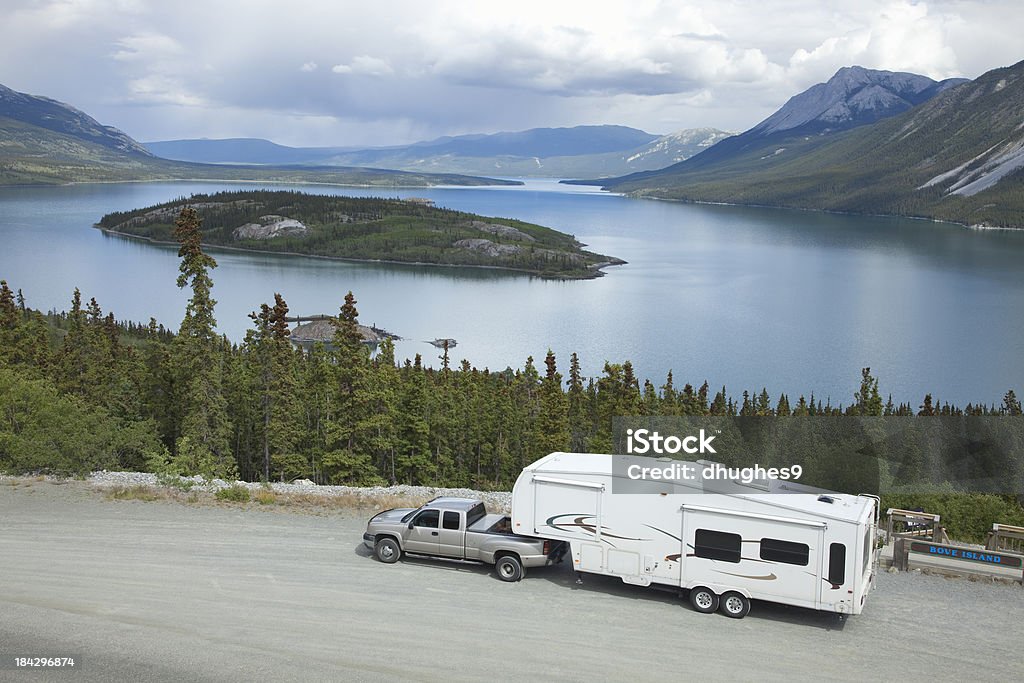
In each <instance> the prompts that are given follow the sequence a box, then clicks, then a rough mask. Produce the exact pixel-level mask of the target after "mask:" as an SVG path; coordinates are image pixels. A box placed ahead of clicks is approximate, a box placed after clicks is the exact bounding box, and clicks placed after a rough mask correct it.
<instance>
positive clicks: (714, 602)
mask: <svg viewBox="0 0 1024 683" xmlns="http://www.w3.org/2000/svg"><path fill="white" fill-rule="evenodd" d="M690 604H691V605H693V609H695V610H697V611H698V612H700V613H701V614H711V613H712V612H714V611H715V610H716V609H718V596H717V595H716V594H715V591H713V590H711V589H710V588H705V587H704V586H696V587H694V588H691V589H690Z"/></svg>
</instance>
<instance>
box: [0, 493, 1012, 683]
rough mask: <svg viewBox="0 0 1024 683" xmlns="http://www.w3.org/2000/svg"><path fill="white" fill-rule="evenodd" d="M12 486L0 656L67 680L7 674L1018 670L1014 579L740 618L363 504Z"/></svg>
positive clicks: (0, 573)
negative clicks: (315, 509) (397, 541)
mask: <svg viewBox="0 0 1024 683" xmlns="http://www.w3.org/2000/svg"><path fill="white" fill-rule="evenodd" d="M12 481H13V480H0V544H2V552H0V653H3V654H35V655H42V654H49V655H51V656H66V655H74V656H76V657H78V658H80V666H78V667H76V670H75V672H74V674H73V675H72V674H68V673H67V672H35V673H34V674H28V675H25V676H22V675H21V674H20V673H19V674H12V673H11V672H9V671H0V680H28V679H29V677H31V678H32V679H33V680H57V679H60V680H68V679H74V680H81V681H93V680H95V681H105V680H123V679H137V680H144V681H149V680H155V681H162V680H167V681H171V680H174V681H181V680H197V681H222V680H242V679H247V680H253V679H265V680H285V681H287V680H322V679H324V680H326V679H332V680H392V679H396V678H412V679H417V680H438V681H441V680H445V681H450V680H467V681H470V680H472V681H479V680H481V679H484V678H487V679H490V680H499V681H500V680H513V679H519V680H522V679H523V678H541V677H543V678H547V679H552V680H579V681H593V680H627V679H630V678H634V679H635V678H636V677H637V676H638V675H639V676H642V677H643V678H653V677H654V676H655V675H658V677H661V676H662V675H664V676H666V677H672V678H679V677H685V678H697V677H702V678H704V677H710V678H712V679H716V680H717V679H736V680H752V679H758V680H782V679H788V680H807V679H815V680H822V679H825V680H839V679H844V680H845V679H854V678H860V677H864V678H870V679H877V678H879V677H886V678H893V679H898V680H910V681H916V680H921V681H924V680H935V679H937V678H940V677H941V678H942V679H947V680H950V679H967V678H970V679H983V680H989V679H1004V678H1015V677H1017V676H1018V675H1019V673H1020V671H1022V670H1024V652H1022V651H1021V649H1020V642H1019V641H1020V638H1019V633H1020V631H1019V624H1020V618H1021V616H1022V609H1021V608H1022V606H1024V602H1022V598H1024V592H1022V589H1021V588H1020V586H1008V585H999V584H991V583H973V582H969V581H964V580H951V579H944V578H940V577H935V576H925V575H920V574H912V573H911V574H896V575H893V574H885V573H883V574H881V575H880V576H879V578H878V585H877V587H876V589H875V591H874V592H873V593H872V594H871V595H870V596H869V598H868V604H867V607H866V611H865V613H864V614H862V615H859V616H856V617H851V618H850V619H848V620H846V621H845V622H838V621H837V620H836V618H835V617H834V616H833V615H825V614H819V613H816V612H813V611H808V610H801V609H797V608H789V607H784V606H777V605H771V604H767V603H756V604H755V605H754V608H753V610H752V611H751V614H750V615H749V616H748V617H747V618H746V619H743V620H740V621H734V620H731V619H727V618H724V617H722V616H720V615H701V614H697V613H695V612H694V611H692V610H691V609H690V608H689V606H688V605H687V604H686V603H685V602H684V601H681V600H679V599H678V598H677V597H676V596H675V595H674V594H673V593H663V592H660V591H656V590H651V589H643V588H637V587H632V586H625V585H623V584H622V583H621V582H618V581H615V580H612V579H608V578H604V577H587V579H586V582H585V584H584V585H583V586H576V585H575V583H574V581H573V575H572V572H571V571H570V570H569V568H568V567H567V566H559V567H553V568H548V569H538V570H533V571H531V572H530V574H529V575H528V576H527V577H526V579H524V580H523V581H521V582H519V583H516V584H506V583H502V582H501V581H499V580H498V579H497V578H495V577H494V575H493V574H492V572H491V569H490V568H489V567H483V566H475V565H462V564H452V563H446V562H441V561H431V560H415V559H407V560H405V561H403V562H400V563H398V564H396V565H390V566H389V565H382V564H380V563H378V562H376V561H375V560H374V559H372V558H371V557H369V554H368V552H366V551H365V550H364V549H363V548H362V545H361V535H362V531H363V528H364V526H365V521H366V517H367V515H366V513H365V512H363V511H353V510H344V509H332V510H330V511H329V512H327V513H325V514H318V515H309V514H301V513H298V512H291V511H289V510H288V509H286V508H276V509H274V510H273V511H271V510H270V509H269V508H261V507H255V506H251V505H250V506H248V507H241V506H222V507H218V506H212V505H198V506H197V505H187V504H182V503H180V502H176V501H173V500H159V501H155V502H142V501H135V500H128V501H122V500H110V499H109V498H107V497H105V496H104V495H103V494H102V493H101V492H98V491H97V489H96V487H95V486H93V485H90V484H89V483H87V482H76V481H72V482H64V483H61V482H53V481H33V480H29V481H26V480H17V481H18V485H12V483H11V482H12Z"/></svg>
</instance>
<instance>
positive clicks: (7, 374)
mask: <svg viewBox="0 0 1024 683" xmlns="http://www.w3.org/2000/svg"><path fill="white" fill-rule="evenodd" d="M159 446H160V441H159V439H158V437H157V434H156V426H155V424H154V423H153V422H152V421H149V420H142V421H132V420H124V421H122V420H118V419H117V418H115V417H114V416H112V415H111V414H110V413H109V412H108V411H107V410H105V409H104V408H101V407H98V406H93V405H90V404H89V403H88V402H86V401H85V400H84V399H81V398H79V397H77V396H69V395H66V394H61V393H60V392H59V391H58V389H57V387H56V386H54V385H53V383H51V382H50V381H48V380H45V379H34V378H28V377H22V376H20V375H19V374H18V373H17V372H16V371H15V370H13V369H9V368H3V367H0V469H3V470H4V471H6V472H8V473H10V474H20V473H27V472H33V473H39V472H46V473H51V474H59V475H67V474H72V475H85V474H88V473H89V472H92V471H95V470H102V469H115V470H116V469H132V468H134V467H135V466H137V465H138V464H139V463H140V462H141V461H142V459H143V458H144V457H145V454H146V453H150V452H153V451H156V450H158V449H159Z"/></svg>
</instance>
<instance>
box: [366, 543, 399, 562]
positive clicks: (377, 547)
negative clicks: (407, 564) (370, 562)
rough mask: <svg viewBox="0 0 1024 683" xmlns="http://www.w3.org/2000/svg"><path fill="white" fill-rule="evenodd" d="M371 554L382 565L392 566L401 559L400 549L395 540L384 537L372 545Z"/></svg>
mask: <svg viewBox="0 0 1024 683" xmlns="http://www.w3.org/2000/svg"><path fill="white" fill-rule="evenodd" d="M373 554H374V555H376V556H377V559H378V560H380V561H381V562H383V563H384V564H394V563H395V562H398V560H399V559H401V557H402V547H401V546H400V545H398V541H396V540H395V539H393V538H390V537H384V538H382V539H380V540H379V541H377V543H376V544H374V546H373Z"/></svg>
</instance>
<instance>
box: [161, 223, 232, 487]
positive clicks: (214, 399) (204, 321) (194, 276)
mask: <svg viewBox="0 0 1024 683" xmlns="http://www.w3.org/2000/svg"><path fill="white" fill-rule="evenodd" d="M174 225H175V229H174V237H175V239H176V240H177V241H178V243H179V244H180V245H181V248H180V249H179V250H178V256H179V257H181V263H180V265H179V267H178V271H179V275H178V287H179V288H181V289H184V288H185V287H190V288H191V289H192V296H191V298H189V300H188V304H187V305H186V307H185V317H184V319H183V320H182V322H181V327H180V328H179V330H178V336H177V337H176V338H175V349H174V354H173V364H174V370H175V372H176V374H177V376H178V378H180V379H179V380H178V381H177V382H176V384H177V386H178V388H179V389H180V391H181V395H180V396H179V398H178V399H177V400H178V402H179V403H180V404H181V407H182V417H181V427H180V429H179V432H180V434H181V436H180V437H179V444H178V446H177V448H178V450H179V451H181V450H182V445H183V444H181V443H180V442H181V441H182V440H183V439H187V442H186V443H185V444H184V445H186V446H187V448H186V449H185V450H186V451H187V456H188V457H187V460H188V462H190V463H194V466H198V467H201V468H202V469H204V470H206V471H203V472H198V473H199V474H204V475H208V476H232V475H234V473H235V463H234V458H233V456H232V452H231V444H230V438H231V424H230V422H229V421H228V411H227V401H226V400H225V398H224V392H223V370H224V360H225V359H224V349H223V346H222V344H221V343H220V340H219V339H218V337H217V334H216V332H215V328H216V325H217V321H216V318H214V313H213V312H214V307H215V306H216V304H217V302H216V301H215V300H214V299H213V297H212V296H211V293H212V290H213V279H212V278H211V277H210V271H211V270H212V269H214V268H216V267H217V262H216V261H215V260H214V259H213V257H211V256H209V255H208V254H205V253H204V252H203V250H202V247H201V242H202V232H201V230H200V227H201V225H202V221H201V219H200V218H199V214H198V212H197V211H196V210H195V209H193V208H191V207H185V208H183V209H182V210H181V213H180V214H179V215H178V218H177V220H176V221H175V222H174ZM179 454H180V453H179Z"/></svg>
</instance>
